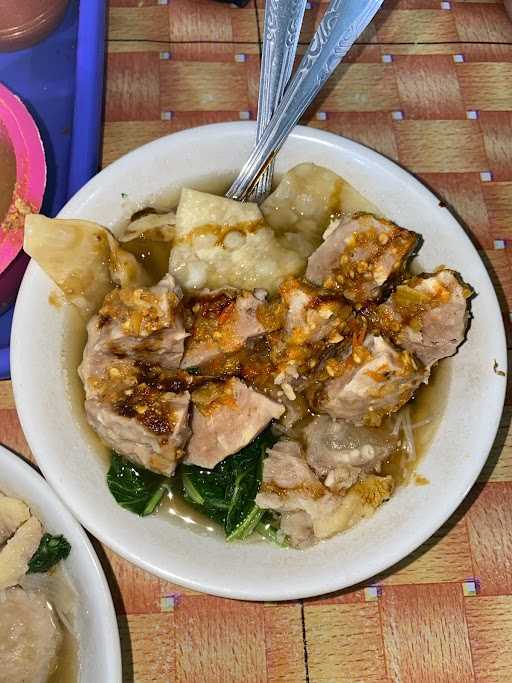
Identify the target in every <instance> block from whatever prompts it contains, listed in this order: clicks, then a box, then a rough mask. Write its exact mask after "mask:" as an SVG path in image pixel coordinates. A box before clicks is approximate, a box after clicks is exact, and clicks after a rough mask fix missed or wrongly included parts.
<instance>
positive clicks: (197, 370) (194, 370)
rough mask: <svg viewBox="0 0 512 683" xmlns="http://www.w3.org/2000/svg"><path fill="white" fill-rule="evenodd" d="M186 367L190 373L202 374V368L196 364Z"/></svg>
mask: <svg viewBox="0 0 512 683" xmlns="http://www.w3.org/2000/svg"><path fill="white" fill-rule="evenodd" d="M185 369H186V371H187V372H188V374H189V375H200V374H201V368H198V367H196V366H195V365H192V366H191V367H190V368H185Z"/></svg>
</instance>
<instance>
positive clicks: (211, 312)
mask: <svg viewBox="0 0 512 683" xmlns="http://www.w3.org/2000/svg"><path fill="white" fill-rule="evenodd" d="M258 294H259V297H256V296H255V295H254V294H252V293H251V292H246V291H239V290H236V289H225V290H218V291H215V292H209V293H204V294H202V295H201V296H198V297H197V298H194V300H193V301H192V302H191V303H192V310H193V312H194V319H193V323H192V327H191V335H190V337H189V338H188V340H187V343H186V350H185V355H184V357H183V360H182V363H181V367H182V368H190V367H197V366H201V365H203V364H204V363H207V362H209V361H212V360H213V359H215V358H216V357H217V356H220V355H221V354H228V353H233V352H235V351H238V350H240V349H241V348H242V347H243V346H244V344H245V342H247V340H249V339H251V338H253V337H257V336H259V335H262V334H265V333H266V332H270V331H272V330H275V329H278V328H279V327H280V326H281V325H282V315H281V314H280V310H279V309H278V308H276V307H275V306H273V305H271V304H267V303H266V302H265V296H263V297H262V296H261V294H260V293H258ZM272 314H273V315H272Z"/></svg>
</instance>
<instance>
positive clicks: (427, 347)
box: [375, 268, 473, 366]
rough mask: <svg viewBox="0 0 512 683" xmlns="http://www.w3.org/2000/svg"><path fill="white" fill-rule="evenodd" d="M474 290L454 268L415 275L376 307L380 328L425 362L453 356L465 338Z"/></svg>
mask: <svg viewBox="0 0 512 683" xmlns="http://www.w3.org/2000/svg"><path fill="white" fill-rule="evenodd" d="M472 293H473V290H472V289H471V287H469V286H468V285H466V284H465V283H464V282H463V281H462V280H461V279H460V277H459V276H458V275H457V273H455V272H454V271H452V270H448V269H447V268H443V269H441V270H439V271H437V272H436V273H434V274H432V275H428V274H423V275H419V276H417V277H413V278H412V279H410V280H407V282H404V283H403V284H401V285H399V286H398V287H397V289H396V291H395V292H394V293H393V294H392V295H391V296H390V297H389V299H388V300H387V301H386V302H384V303H383V304H382V305H381V306H379V307H378V308H377V309H376V314H375V320H376V323H377V327H378V329H380V330H382V332H383V334H386V335H387V336H389V337H390V338H391V339H392V340H393V341H394V342H395V343H396V344H397V345H398V346H400V347H401V348H403V349H406V350H407V351H410V352H411V353H414V354H415V356H416V357H417V358H419V360H420V361H421V362H422V363H423V364H424V365H425V366H431V365H433V364H434V363H436V362H437V361H438V360H441V358H446V357H447V356H452V355H453V354H454V353H455V351H456V350H457V348H458V347H459V346H460V345H461V344H462V342H463V341H464V338H465V335H466V331H467V327H468V322H469V299H470V297H471V295H472Z"/></svg>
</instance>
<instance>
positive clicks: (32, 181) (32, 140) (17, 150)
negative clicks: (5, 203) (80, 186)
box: [0, 84, 46, 312]
mask: <svg viewBox="0 0 512 683" xmlns="http://www.w3.org/2000/svg"><path fill="white" fill-rule="evenodd" d="M0 128H2V129H3V132H4V133H7V136H8V138H9V140H10V143H11V145H12V148H13V150H14V156H15V158H16V186H15V189H14V193H13V202H12V204H11V210H12V211H14V201H15V199H19V200H21V201H22V202H23V203H24V204H26V205H28V206H29V207H30V209H31V210H32V211H34V212H36V211H39V209H40V208H41V203H42V201H43V195H44V189H45V185H46V163H45V157H44V149H43V143H42V142H41V136H40V135H39V131H38V129H37V126H36V124H35V123H34V119H33V118H32V117H31V116H30V114H29V113H28V111H27V109H26V107H25V105H24V104H23V103H22V102H21V100H20V99H19V97H16V95H14V94H13V93H12V92H11V91H10V90H9V89H8V88H6V87H5V86H4V85H1V84H0ZM12 211H11V216H12V215H13V213H12ZM22 247H23V216H22V215H19V216H18V215H17V213H16V214H15V224H14V227H13V226H12V225H10V227H9V228H7V225H6V223H5V222H4V224H3V225H0V312H1V311H2V310H3V309H4V308H5V307H6V306H7V305H8V304H9V303H10V302H11V301H13V300H14V298H15V296H16V292H17V290H18V287H19V284H20V282H21V278H22V277H23V273H24V271H25V267H26V265H27V263H28V258H27V256H26V255H25V254H24V252H23V251H22Z"/></svg>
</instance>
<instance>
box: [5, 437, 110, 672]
mask: <svg viewBox="0 0 512 683" xmlns="http://www.w3.org/2000/svg"><path fill="white" fill-rule="evenodd" d="M0 461H1V463H2V468H1V471H0V490H2V491H8V492H9V487H10V486H12V487H14V488H26V489H27V493H26V494H23V493H19V492H17V493H15V494H12V495H15V496H16V497H19V498H20V499H21V500H23V501H24V502H25V503H26V504H27V505H28V506H29V507H30V508H31V509H32V507H35V508H37V517H38V518H39V519H41V522H42V523H43V526H46V524H45V521H46V520H45V512H46V509H47V506H48V507H50V506H51V507H52V508H53V510H54V512H56V513H57V514H58V516H59V525H61V524H62V527H60V526H59V532H60V533H62V534H63V535H64V536H66V538H68V540H70V541H71V547H72V552H74V553H76V555H77V556H79V557H80V570H79V571H80V573H83V575H84V577H87V579H88V580H90V579H91V578H92V577H94V585H95V591H96V597H101V599H98V600H96V601H95V600H91V599H90V598H89V599H88V601H87V604H86V605H84V607H85V606H87V608H88V609H90V610H93V611H94V612H95V614H96V616H95V620H94V625H95V630H100V631H101V639H102V640H104V641H105V642H106V643H107V646H106V647H105V652H107V653H109V654H108V661H107V662H105V671H106V672H108V675H109V681H112V683H116V682H119V683H120V681H121V678H122V674H121V671H122V664H121V644H120V639H119V628H118V625H117V618H116V613H115V610H114V604H113V601H112V595H111V592H110V588H109V585H108V583H107V579H106V577H105V573H104V571H103V568H102V566H101V564H100V561H99V559H98V556H97V555H96V552H95V550H94V548H93V547H92V544H91V542H90V541H89V539H88V538H87V534H86V533H85V531H84V529H82V527H81V526H80V524H79V523H78V522H77V521H76V519H75V518H74V517H73V515H72V514H71V512H70V511H69V510H68V508H67V507H66V506H65V505H64V503H63V502H62V501H61V500H60V498H59V497H58V496H57V494H56V493H55V491H54V490H53V488H52V487H51V486H50V485H49V484H48V482H47V481H46V480H45V479H44V478H43V477H42V476H41V475H40V474H39V473H38V472H37V471H36V470H35V469H33V467H32V466H31V465H29V464H28V463H27V462H25V460H24V459H23V457H22V456H20V455H18V454H16V453H13V452H12V451H10V450H9V449H7V448H6V447H5V446H2V445H1V444H0ZM10 478H11V481H12V478H15V479H16V480H17V481H18V482H21V484H20V486H18V485H16V484H11V483H10V481H9V479H10ZM11 490H12V489H11ZM34 495H36V496H38V497H39V498H40V499H41V500H44V501H45V502H44V503H41V502H35V501H34V500H33V496H34ZM43 505H44V506H45V507H44V509H41V508H42V507H43ZM51 526H53V524H52V525H51ZM75 561H76V560H75ZM81 656H82V655H81V653H80V650H79V655H78V661H79V662H80V661H81ZM107 667H108V668H107Z"/></svg>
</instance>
